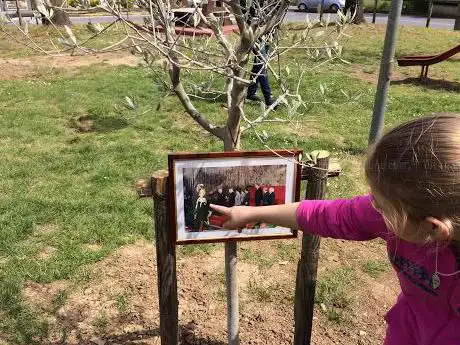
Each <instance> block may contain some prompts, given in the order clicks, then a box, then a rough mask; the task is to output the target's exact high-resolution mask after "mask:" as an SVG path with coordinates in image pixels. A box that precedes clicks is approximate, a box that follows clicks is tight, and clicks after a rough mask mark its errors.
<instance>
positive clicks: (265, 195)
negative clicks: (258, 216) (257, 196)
mask: <svg viewBox="0 0 460 345" xmlns="http://www.w3.org/2000/svg"><path fill="white" fill-rule="evenodd" d="M269 198H270V194H269V193H268V188H267V187H264V188H263V194H262V206H267V205H270V204H269Z"/></svg>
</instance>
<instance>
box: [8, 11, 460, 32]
mask: <svg viewBox="0 0 460 345" xmlns="http://www.w3.org/2000/svg"><path fill="white" fill-rule="evenodd" d="M324 15H325V16H328V15H329V16H330V20H331V21H335V18H336V17H337V15H336V14H335V13H325V14H324ZM307 16H308V17H309V18H310V20H314V19H317V18H318V14H317V13H305V12H297V11H289V12H288V13H287V15H286V22H289V23H295V22H303V21H305V18H306V17H307ZM365 17H366V20H367V22H369V23H370V22H372V14H366V15H365ZM129 18H130V19H131V20H133V21H135V22H143V16H141V15H130V16H129ZM387 19H388V16H387V15H386V14H377V20H376V22H377V24H386V22H387ZM14 20H15V21H17V18H15V19H14ZM71 20H72V22H73V23H76V24H77V23H88V21H90V20H91V21H92V22H98V23H110V22H112V21H113V17H112V16H97V17H90V16H83V17H72V18H71ZM454 22H455V20H454V19H446V18H431V24H430V27H432V28H437V29H448V30H452V29H453V28H454ZM30 23H31V24H33V23H35V20H31V21H30ZM425 23H426V18H424V17H414V16H402V17H401V25H404V26H418V27H425Z"/></svg>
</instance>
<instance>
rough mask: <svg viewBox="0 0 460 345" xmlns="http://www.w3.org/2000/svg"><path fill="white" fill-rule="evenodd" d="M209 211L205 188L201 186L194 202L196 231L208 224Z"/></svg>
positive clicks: (201, 229) (203, 228)
mask: <svg viewBox="0 0 460 345" xmlns="http://www.w3.org/2000/svg"><path fill="white" fill-rule="evenodd" d="M211 213H212V212H211V209H210V208H209V202H208V200H207V199H206V189H205V188H204V187H201V189H200V190H199V192H198V198H197V199H196V204H195V229H197V230H198V231H203V230H205V229H206V228H207V226H208V224H209V216H211Z"/></svg>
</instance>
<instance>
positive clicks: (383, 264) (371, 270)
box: [363, 260, 389, 278]
mask: <svg viewBox="0 0 460 345" xmlns="http://www.w3.org/2000/svg"><path fill="white" fill-rule="evenodd" d="M388 267H389V264H388V262H387V261H383V260H370V261H367V262H366V263H365V264H364V265H363V270H364V272H366V273H367V274H369V275H370V276H371V277H372V278H378V277H380V276H381V275H382V273H384V272H385V271H386V270H387V269H388Z"/></svg>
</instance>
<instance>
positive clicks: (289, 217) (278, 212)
mask: <svg viewBox="0 0 460 345" xmlns="http://www.w3.org/2000/svg"><path fill="white" fill-rule="evenodd" d="M210 206H211V208H212V209H213V210H215V211H217V212H219V213H222V214H223V215H225V216H227V217H228V220H227V221H226V222H225V223H224V225H223V226H224V228H227V229H238V228H242V227H244V226H246V224H248V223H269V224H275V225H278V226H283V227H286V228H291V229H299V224H298V223H297V208H298V207H299V203H298V202H296V203H292V204H284V205H273V206H263V207H251V206H234V207H225V206H219V205H213V204H211V205H210Z"/></svg>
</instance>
